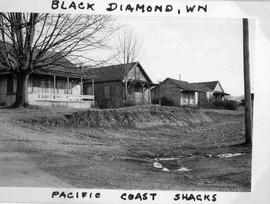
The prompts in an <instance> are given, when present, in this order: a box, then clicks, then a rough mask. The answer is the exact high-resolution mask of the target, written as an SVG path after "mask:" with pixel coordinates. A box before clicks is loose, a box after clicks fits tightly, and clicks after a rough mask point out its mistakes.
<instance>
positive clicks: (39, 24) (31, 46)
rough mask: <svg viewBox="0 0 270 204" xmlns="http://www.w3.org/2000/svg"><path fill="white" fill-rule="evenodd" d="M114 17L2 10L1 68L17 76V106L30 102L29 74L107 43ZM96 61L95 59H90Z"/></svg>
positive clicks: (0, 17) (0, 19) (0, 26)
mask: <svg viewBox="0 0 270 204" xmlns="http://www.w3.org/2000/svg"><path fill="white" fill-rule="evenodd" d="M110 22H111V17H110V16H104V15H70V14H38V13H0V41H1V42H0V68H1V69H5V70H7V71H9V72H11V73H12V74H13V75H14V76H15V77H16V78H17V91H16V100H15V103H14V104H13V105H12V106H13V107H20V106H22V105H25V104H26V96H27V81H28V77H29V75H30V74H31V73H32V72H33V71H35V70H40V69H44V68H46V67H51V68H53V67H54V66H57V65H59V63H60V62H61V59H63V58H66V57H68V58H69V59H70V60H72V59H77V58H80V57H82V58H87V57H85V55H82V54H81V53H85V52H86V51H87V52H90V51H92V50H94V49H97V48H101V47H103V46H105V43H106V40H107V38H108V36H109V35H110V34H111V33H112V30H113V28H112V27H111V26H110ZM87 60H90V61H93V62H94V59H91V58H87Z"/></svg>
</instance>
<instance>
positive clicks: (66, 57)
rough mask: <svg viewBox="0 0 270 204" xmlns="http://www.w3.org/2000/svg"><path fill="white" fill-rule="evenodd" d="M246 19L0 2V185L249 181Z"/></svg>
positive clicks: (189, 186) (160, 185)
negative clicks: (28, 8) (44, 8)
mask: <svg viewBox="0 0 270 204" xmlns="http://www.w3.org/2000/svg"><path fill="white" fill-rule="evenodd" d="M256 21H257V19H254V18H249V17H243V18H224V17H216V18H202V17H192V18H188V17H181V18H180V17H178V18H177V17H173V16H165V17H164V16H134V15H130V16H128V15H107V14H78V13H47V12H44V13H40V12H39V13H37V12H13V11H10V12H1V11H0V187H23V188H25V187H26V188H28V187H30V188H56V189H57V188H65V189H111V190H119V189H128V190H146V189H147V190H150V191H155V190H158V191H189V192H190V191H192V192H193V191H194V192H196V191H199V192H249V193H250V192H251V191H252V179H253V178H252V168H253V167H252V163H253V159H252V157H253V156H254V153H253V149H254V144H253V142H254V139H255V140H256V138H255V137H256V135H255V137H254V134H253V132H254V131H253V130H254V128H253V123H254V122H255V121H254V120H253V115H254V112H256V109H255V111H253V109H254V106H255V103H256V102H257V101H256V100H257V98H256V96H257V95H256V94H257V93H256V91H255V90H258V91H259V94H260V92H262V90H259V89H255V88H254V87H255V85H254V84H255V83H254V76H255V71H256V70H255V69H254V67H255V61H256V60H258V59H257V58H256V57H255V54H254V53H255V42H258V39H257V38H256V29H257V28H256ZM265 36H266V39H269V37H270V31H268V30H265ZM254 94H255V95H256V96H254ZM254 97H255V99H254ZM53 196H55V197H59V196H60V197H61V196H62V197H65V198H66V196H67V194H65V195H64V194H61V195H60V194H59V193H55V194H53V195H52V197H53ZM72 196H73V197H74V196H75V195H72ZM132 196H133V197H132V199H130V197H129V195H128V194H125V195H122V196H121V198H122V199H123V200H133V199H135V198H136V199H137V200H140V201H142V200H145V199H144V198H146V197H147V196H148V197H149V196H150V197H151V195H145V194H141V195H139V193H138V194H134V195H132ZM152 196H153V195H152ZM181 196H184V197H185V196H187V195H185V194H179V195H177V194H176V195H175V197H174V200H175V201H177V200H181V199H182V200H185V198H180V197H181ZM215 196H216V194H215ZM215 196H212V197H211V196H210V198H207V199H208V200H206V201H216V199H217V198H216V197H215ZM150 197H149V198H150ZM136 199H135V200H136ZM209 199H210V200H209ZM187 200H194V201H198V200H197V198H194V199H193V198H190V199H187ZM204 201H205V200H204Z"/></svg>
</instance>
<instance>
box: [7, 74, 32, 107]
mask: <svg viewBox="0 0 270 204" xmlns="http://www.w3.org/2000/svg"><path fill="white" fill-rule="evenodd" d="M28 77H29V74H19V75H17V90H16V99H15V103H14V104H13V105H11V108H19V107H22V106H27V105H28V103H27V100H26V99H27V82H28Z"/></svg>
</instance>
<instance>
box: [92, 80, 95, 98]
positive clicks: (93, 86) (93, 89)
mask: <svg viewBox="0 0 270 204" xmlns="http://www.w3.org/2000/svg"><path fill="white" fill-rule="evenodd" d="M92 95H93V96H94V95H95V82H94V78H92Z"/></svg>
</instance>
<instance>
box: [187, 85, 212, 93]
mask: <svg viewBox="0 0 270 204" xmlns="http://www.w3.org/2000/svg"><path fill="white" fill-rule="evenodd" d="M191 84H192V86H194V87H196V88H197V89H199V90H202V91H203V92H211V91H212V90H211V89H210V88H209V87H208V86H206V85H205V84H201V83H191Z"/></svg>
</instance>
